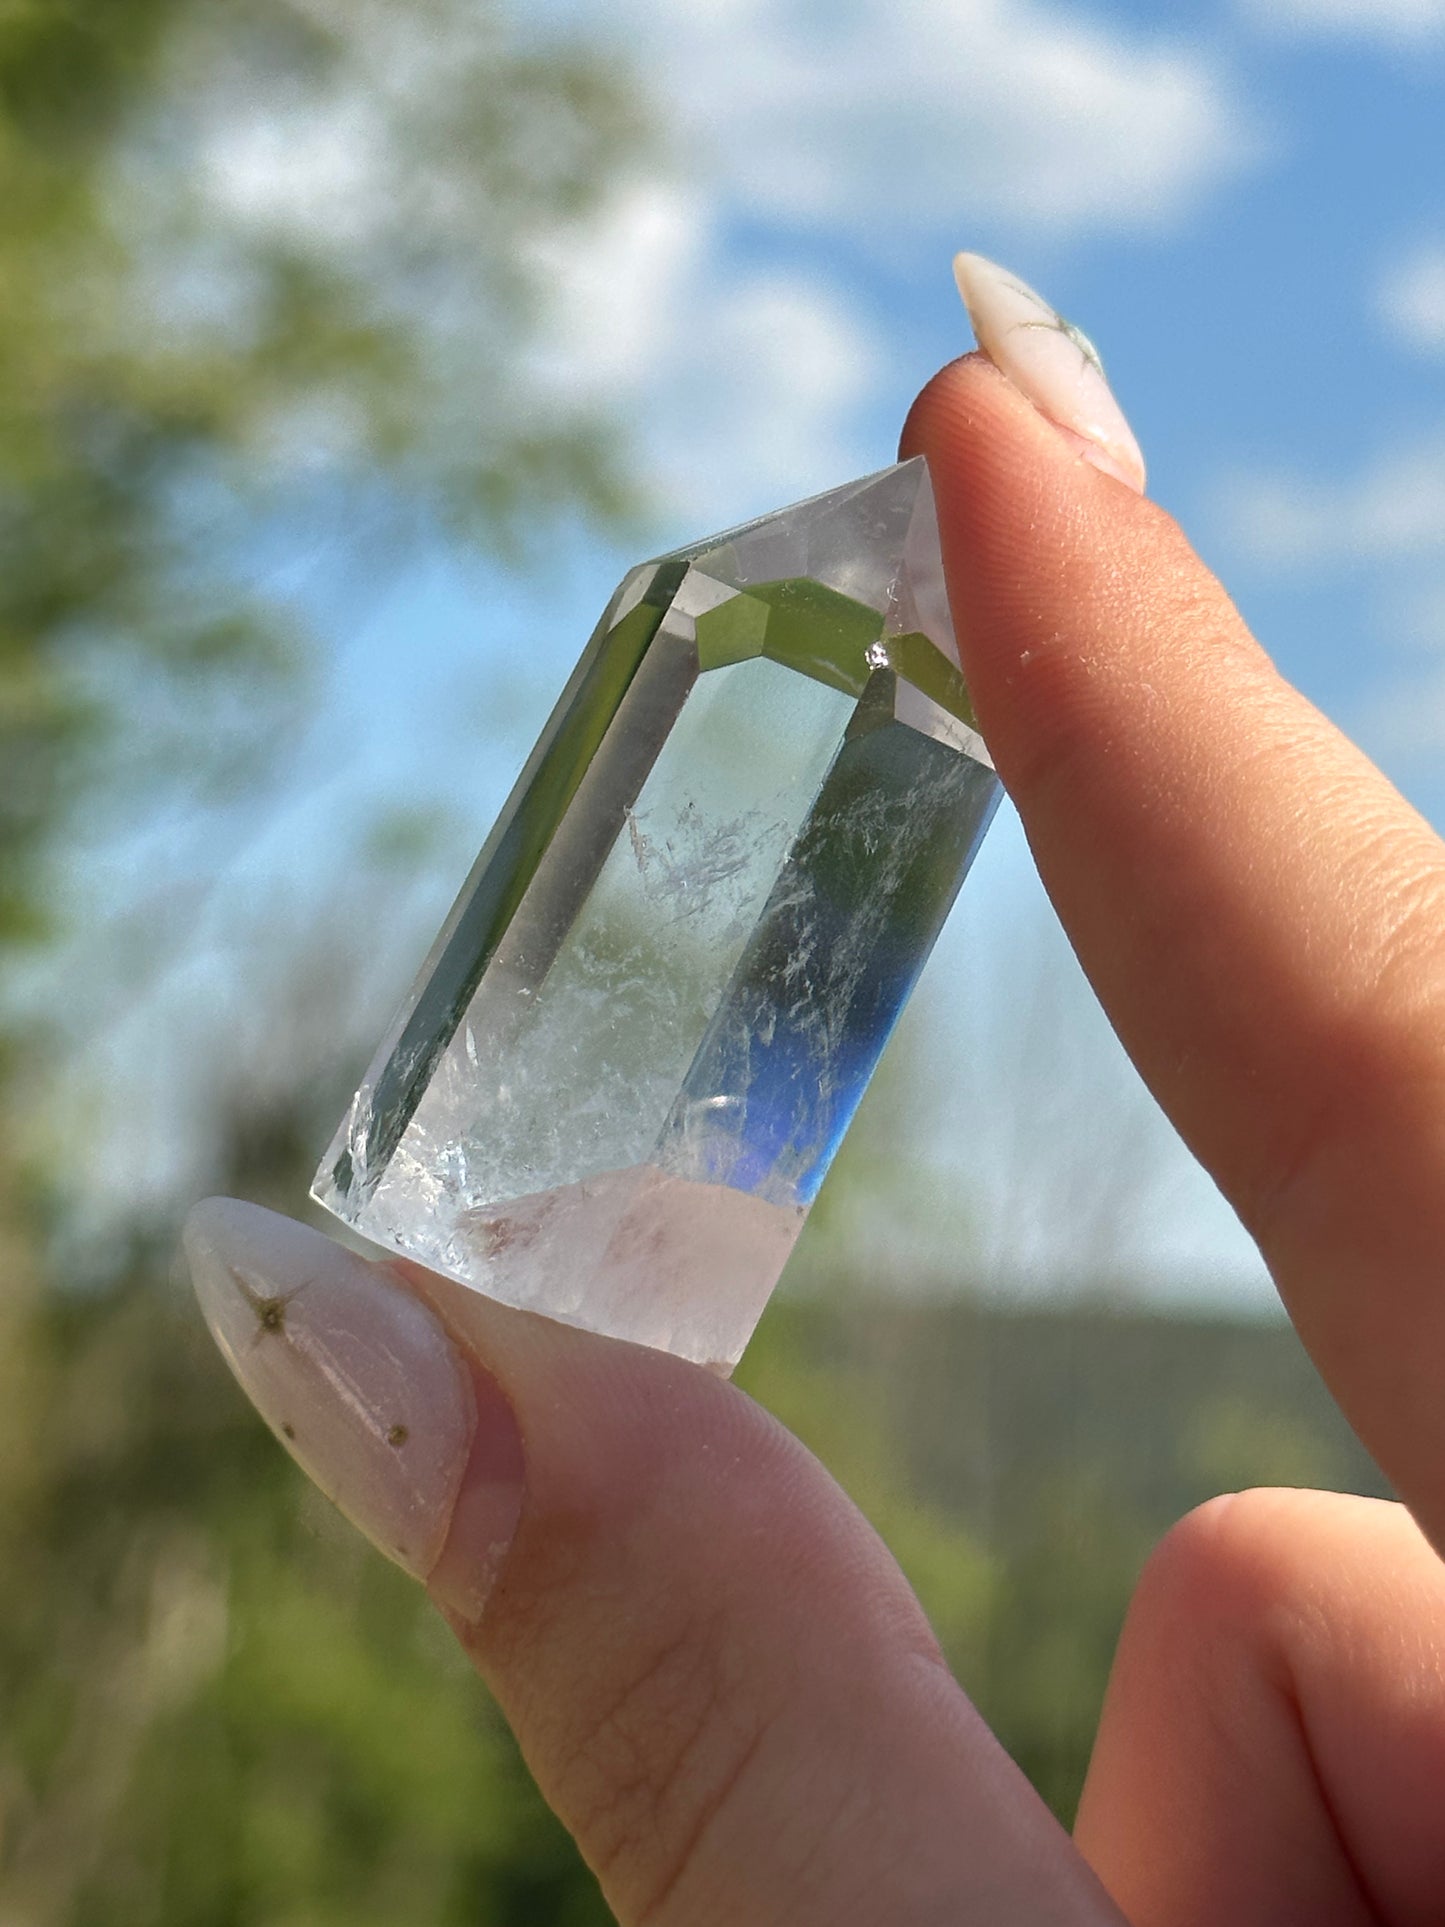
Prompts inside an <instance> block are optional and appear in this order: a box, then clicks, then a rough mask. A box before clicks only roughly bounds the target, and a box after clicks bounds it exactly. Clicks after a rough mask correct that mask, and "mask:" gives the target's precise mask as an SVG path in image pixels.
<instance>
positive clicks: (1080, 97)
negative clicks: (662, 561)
mask: <svg viewBox="0 0 1445 1927" xmlns="http://www.w3.org/2000/svg"><path fill="white" fill-rule="evenodd" d="M549 11H550V12H552V13H554V14H555V12H556V11H557V8H556V7H555V6H553V7H551V8H550V9H549ZM561 11H563V12H564V13H566V14H569V15H570V16H571V17H572V18H574V19H576V20H577V21H579V23H580V24H582V25H583V26H584V27H585V29H586V30H587V31H588V32H590V33H595V32H597V31H599V30H601V31H606V30H607V28H608V26H610V28H611V30H612V31H613V32H614V33H615V35H616V36H617V39H618V42H619V45H620V47H621V49H622V51H623V52H624V54H628V55H632V56H634V57H635V52H636V49H637V48H638V47H645V48H646V49H647V61H646V74H647V79H648V82H649V91H650V99H651V101H652V103H653V106H654V109H655V111H657V112H658V113H659V114H660V116H661V117H662V118H663V122H664V125H663V128H662V139H663V143H664V146H665V148H667V149H668V150H670V153H671V157H672V160H673V162H674V164H680V165H681V166H682V167H683V168H685V170H686V174H685V181H684V182H683V183H681V184H679V183H678V182H677V181H676V180H673V181H672V182H671V183H665V182H663V181H662V180H651V181H649V180H643V181H635V182H633V183H632V184H631V185H630V186H628V187H627V188H626V189H625V190H624V191H623V192H622V193H621V194H620V195H618V196H617V197H616V198H615V199H614V201H613V202H612V204H611V205H610V207H609V208H608V209H607V210H606V212H605V213H604V215H603V216H602V218H601V220H600V221H595V222H593V223H592V224H590V225H589V226H587V227H585V228H582V229H579V230H577V231H575V232H573V233H569V234H566V235H561V236H551V237H545V238H543V239H542V240H540V241H539V243H538V244H537V255H538V259H539V260H540V262H541V263H542V265H543V267H544V270H545V272H546V274H547V277H548V279H549V281H550V284H551V287H552V290H553V297H554V299H553V321H552V329H551V336H550V340H549V342H548V344H547V346H546V349H545V351H544V356H543V366H544V367H545V368H546V370H547V372H548V375H549V378H550V380H551V381H552V383H553V385H554V386H555V388H556V389H557V390H558V391H559V392H563V393H566V394H567V395H568V396H569V398H573V399H575V398H576V396H577V395H578V394H579V393H580V394H583V395H587V394H592V395H596V396H597V397H598V398H599V399H601V400H604V401H606V402H609V403H610V404H611V405H613V406H614V407H615V406H617V405H618V404H619V402H620V403H621V405H622V407H623V408H624V410H629V409H630V411H631V412H632V413H633V415H634V419H645V420H646V422H647V423H648V424H649V425H650V429H651V457H652V466H653V470H654V474H655V475H658V476H660V477H665V478H666V480H665V483H664V485H665V487H666V488H667V489H668V491H669V492H671V493H672V494H673V495H674V499H676V491H677V489H678V488H680V487H681V480H680V478H681V477H683V476H685V475H687V476H691V477H693V478H694V485H693V487H692V489H691V491H690V494H689V497H688V507H687V508H686V509H685V510H684V511H683V512H684V513H688V514H691V513H694V512H695V513H696V514H698V515H702V514H704V513H705V512H707V511H709V510H710V509H711V507H712V505H713V504H716V505H717V508H718V511H719V512H720V513H721V514H723V515H724V516H727V517H731V516H732V515H733V514H736V513H742V512H744V511H745V510H746V509H747V508H748V507H749V506H756V507H759V508H761V507H766V506H768V505H769V500H770V499H771V500H772V501H774V502H776V501H777V500H781V499H785V498H786V495H787V494H788V493H789V492H792V493H798V492H801V491H803V490H807V489H811V488H818V487H824V486H827V485H828V484H829V483H830V482H833V481H836V480H838V479H840V478H841V477H842V476H844V475H846V474H847V473H848V472H849V471H850V469H856V468H857V467H858V466H859V465H860V464H864V465H866V463H867V462H868V461H870V460H877V459H878V457H879V454H880V451H879V450H878V448H877V447H876V444H875V445H873V446H871V447H870V446H868V445H867V444H865V443H864V442H863V440H862V436H861V434H860V433H859V424H860V422H861V421H862V419H863V417H864V414H865V412H866V408H867V404H868V402H869V400H870V398H871V397H872V396H873V394H874V393H875V392H876V390H877V387H878V386H879V384H880V382H881V377H882V370H883V365H884V364H883V356H882V353H881V350H880V348H879V346H878V344H877V339H876V335H875V331H874V329H873V327H872V326H871V325H870V324H869V323H868V322H867V321H865V320H864V319H863V317H862V316H861V314H860V313H859V311H858V309H857V307H856V305H855V304H854V303H853V302H852V301H851V300H850V298H849V296H848V294H847V292H846V291H845V287H844V285H843V282H842V281H841V280H840V279H834V278H830V277H828V276H825V275H824V274H821V273H819V272H816V271H814V270H812V269H811V268H804V267H800V266H797V265H793V266H790V267H789V268H788V270H787V271H786V272H782V271H776V270H775V271H772V272H769V273H763V272H761V271H759V270H757V269H753V268H749V269H747V270H746V271H745V272H744V274H743V276H742V278H739V271H738V269H737V267H736V265H735V264H736V261H737V259H738V256H739V253H740V251H741V250H740V249H739V247H738V245H737V243H736V238H735V237H736V234H737V232H738V229H739V227H740V225H743V224H745V225H746V227H747V228H748V229H749V230H752V231H756V230H757V229H759V228H761V229H763V230H765V231H766V230H771V231H772V233H773V234H774V236H775V237H777V239H778V241H779V244H780V246H781V248H782V249H783V250H784V251H785V253H786V255H787V256H788V258H789V259H790V261H791V262H793V263H796V262H797V260H798V247H797V237H798V235H799V232H800V231H802V232H805V233H806V234H807V235H808V236H809V240H810V253H811V252H812V247H811V244H812V243H817V244H821V248H822V249H823V250H824V251H825V252H826V255H827V257H828V258H829V259H831V260H832V261H834V262H838V261H839V260H840V259H842V260H846V257H847V254H848V253H849V252H851V251H852V250H854V249H856V248H857V247H858V245H859V244H860V243H861V244H862V245H863V246H865V247H866V248H867V249H868V250H869V252H871V253H873V254H875V255H877V254H878V253H880V252H887V251H888V250H890V249H895V250H899V251H907V252H908V253H910V254H914V255H917V254H919V253H921V252H922V251H923V250H925V249H927V250H928V251H930V252H932V253H935V254H936V255H937V257H938V259H940V260H943V259H946V256H947V254H948V253H949V252H951V250H952V248H953V247H955V246H958V245H962V244H963V243H964V242H965V241H967V240H968V239H970V237H974V236H977V235H978V234H979V231H980V229H984V228H986V227H987V226H988V225H989V224H993V225H995V226H996V225H998V224H1000V223H1003V222H1008V223H1011V224H1012V225H1013V226H1014V227H1015V228H1022V229H1028V230H1030V231H1033V232H1040V231H1043V232H1050V233H1054V234H1059V233H1063V232H1070V233H1075V232H1084V231H1098V230H1105V229H1115V230H1125V229H1140V228H1157V227H1158V226H1160V225H1161V224H1167V223H1170V222H1175V221H1178V220H1179V219H1181V218H1183V217H1184V216H1185V215H1187V213H1188V212H1189V211H1190V210H1191V209H1192V208H1193V207H1194V206H1195V205H1196V204H1197V203H1199V202H1200V201H1201V200H1202V199H1203V198H1204V197H1205V196H1206V195H1207V194H1208V193H1209V192H1210V191H1211V190H1212V189H1214V188H1216V187H1218V186H1219V185H1220V183H1221V182H1223V181H1224V180H1226V179H1227V178H1228V177H1229V176H1230V175H1231V174H1233V173H1235V172H1236V171H1237V170H1239V169H1240V168H1242V167H1243V166H1245V165H1246V164H1248V162H1249V161H1250V159H1251V158H1253V157H1254V156H1255V155H1257V154H1258V153H1259V151H1260V149H1261V143H1260V142H1259V140H1258V137H1257V135H1256V134H1255V133H1254V131H1253V130H1252V129H1251V128H1250V127H1249V126H1248V125H1247V124H1246V120H1245V117H1244V115H1243V114H1242V112H1241V110H1240V108H1239V106H1238V105H1237V95H1238V90H1237V88H1236V87H1235V86H1234V85H1233V84H1232V82H1231V78H1230V76H1229V74H1228V73H1227V72H1226V71H1225V69H1224V68H1223V66H1222V65H1221V63H1220V61H1219V59H1218V58H1217V56H1215V55H1214V54H1212V53H1209V52H1207V51H1205V50H1204V49H1203V48H1202V47H1201V46H1198V45H1193V44H1190V43H1188V42H1185V41H1183V40H1180V39H1172V40H1169V39H1164V38H1161V37H1159V36H1157V35H1152V36H1151V35H1144V34H1141V33H1139V32H1129V31H1126V30H1125V29H1123V28H1121V27H1117V26H1105V25H1102V24H1091V23H1087V22H1084V21H1082V20H1080V19H1078V18H1077V17H1076V16H1074V15H1072V14H1070V13H1068V12H1066V11H1064V10H1063V9H1062V8H1059V7H1057V6H1054V5H1050V4H1048V3H1047V0H833V3H832V4H831V5H830V6H829V8H828V9H827V10H821V9H820V8H819V7H818V6H817V4H816V0H612V4H611V6H610V8H609V11H608V13H607V15H606V17H605V20H604V18H603V16H602V13H601V8H600V4H599V0H566V3H565V4H563V5H562V7H561ZM748 252H749V254H751V255H753V257H754V258H756V253H755V251H754V250H751V249H750V250H748ZM633 404H635V407H633V406H632V405H633ZM700 449H705V450H706V467H707V471H708V472H707V476H706V477H705V478H704V480H703V482H702V483H701V484H700V485H699V484H698V482H697V480H696V478H697V477H698V476H699V473H700V471H701V469H702V466H703V464H702V463H701V462H700V460H699V455H698V451H699V450H700ZM770 492H771V497H770Z"/></svg>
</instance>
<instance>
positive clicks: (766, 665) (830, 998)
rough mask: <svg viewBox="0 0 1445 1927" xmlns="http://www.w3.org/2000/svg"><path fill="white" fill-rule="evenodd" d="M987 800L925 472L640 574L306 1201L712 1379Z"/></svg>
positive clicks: (784, 1249) (861, 1078) (766, 1285)
mask: <svg viewBox="0 0 1445 1927" xmlns="http://www.w3.org/2000/svg"><path fill="white" fill-rule="evenodd" d="M998 793H999V792H998V782H997V779H996V777H995V776H994V773H993V769H992V766H991V764H990V763H989V760H988V757H987V753H986V752H985V750H984V747H983V744H982V741H981V740H980V738H979V736H978V734H977V731H976V728H975V725H974V719H973V711H972V707H971V705H970V703H969V698H968V692H967V690H966V688H965V686H964V683H963V679H962V677H961V675H960V673H959V669H958V662H957V651H956V647H955V643H954V637H953V630H952V626H951V622H950V619H949V611H948V604H947V600H946V597H945V594H944V587H943V568H942V561H941V557H940V553H939V546H938V530H937V521H936V517H935V513H934V506H933V495H932V489H931V486H930V483H929V479H928V471H927V468H926V466H925V464H924V462H923V461H922V459H921V458H917V459H915V460H913V461H911V462H905V463H902V464H900V465H899V466H897V467H895V468H891V469H885V470H884V471H882V473H880V474H878V475H873V476H869V477H868V478H866V479H865V480H863V481H860V482H854V483H851V484H849V485H848V486H847V487H844V488H840V489H836V490H834V491H833V492H832V493H830V494H827V495H823V496H819V497H817V498H816V499H815V500H813V501H810V502H804V503H800V504H798V505H797V506H796V507H793V508H790V509H785V510H783V511H781V512H780V513H778V514H775V515H770V516H767V517H765V518H764V519H762V520H761V521H758V522H753V523H750V524H748V525H746V526H745V527H743V528H741V529H737V530H733V531H731V532H729V533H728V534H725V535H719V536H714V537H712V538H710V539H709V540H707V541H705V542H701V543H698V544H695V545H694V546H693V547H691V548H688V549H684V550H680V551H678V552H677V553H676V554H673V555H668V556H664V557H662V558H661V559H660V560H659V561H655V562H650V563H647V564H644V565H643V566H642V567H640V568H637V569H634V570H633V571H632V572H631V573H630V574H629V575H628V576H627V577H626V579H625V580H624V581H623V583H622V584H621V586H620V587H619V589H618V590H617V592H616V594H615V595H614V596H613V598H612V601H611V603H610V604H609V605H608V608H607V611H606V613H605V614H604V616H603V618H602V621H601V622H600V624H599V625H598V628H597V630H596V632H595V633H594V635H593V637H592V639H591V641H590V642H589V644H588V646H587V648H586V650H585V651H584V653H583V656H582V659H581V661H580V662H579V663H578V665H577V668H576V670H575V672H574V674H573V676H572V678H571V681H570V682H569V683H568V685H567V688H566V690H565V691H564V692H563V695H562V698H561V700H560V702H559V703H558V705H557V707H556V709H555V710H554V712H553V714H552V717H551V720H550V721H549V722H548V724H547V726H546V728H545V730H544V731H543V733H542V736H541V739H540V740H539V742H538V744H537V746H536V748H535V750H534V751H533V753H532V756H531V758H530V760H529V761H528V763H527V766H526V768H525V769H524V770H523V772H522V775H521V777H520V779H519V781H518V783H517V785H516V788H515V789H514V790H513V793H512V796H511V798H510V800H509V801H508V803H507V805H506V808H505V809H504V810H503V812H502V815H501V817H500V818H499V820H498V822H497V824H496V827H495V828H494V830H493V831H492V834H491V837H490V838H489V839H488V842H487V844H486V846H485V848H484V849H483V851H482V854H481V856H480V857H479V859H478V861H477V864H476V866H475V868H474V869H473V872H472V874H471V876H470V877H469V878H468V880H467V883H466V885H465V887H464V888H463V890H462V893H461V896H460V897H459V898H458V900H457V903H456V905H455V907H454V908H453V910H452V913H451V916H450V917H449V918H448V920H447V923H446V925H445V926H444V928H443V930H442V932H441V935H440V937H439V938H438V939H437V942H436V944H435V946H434V947H433V949H432V952H431V955H430V956H429V957H428V959H427V961H426V963H425V965H424V967H423V969H422V972H421V975H420V976H419V978H418V979H417V982H416V984H415V986H414V987H413V990H412V992H411V994H410V996H409V997H408V999H407V1001H406V1003H405V1004H404V1005H403V1007H402V1009H401V1011H400V1013H399V1014H398V1016H397V1018H396V1019H395V1021H394V1023H393V1024H392V1026H391V1029H390V1030H389V1032H388V1034H387V1036H386V1038H385V1040H384V1041H383V1043H382V1046H381V1048H380V1050H379V1051H378V1052H377V1055H376V1057H375V1060H374V1061H373V1063H372V1065H371V1068H370V1069H369V1071H368V1072H367V1075H366V1078H365V1080H364V1082H363V1084H362V1086H361V1088H360V1090H359V1091H358V1092H357V1094H356V1097H355V1098H354V1099H353V1101H352V1104H351V1107H350V1109H349V1110H348V1112H347V1115H346V1117H345V1118H344V1119H343V1121H342V1124H341V1127H340V1129H339V1131H338V1133H337V1135H336V1138H335V1140H334V1142H333V1143H332V1145H331V1148H330V1149H329V1150H328V1152H327V1154H326V1157H325V1159H324V1161H323V1163H322V1166H321V1169H320V1171H319V1173H318V1175H317V1179H316V1184H315V1196H316V1197H317V1198H318V1199H319V1200H320V1202H321V1203H323V1204H324V1205H326V1206H327V1207H328V1208H329V1209H331V1210H332V1211H334V1212H335V1213H336V1214H337V1215H338V1216H339V1217H341V1218H343V1219H344V1220H345V1221H346V1222H347V1223H348V1224H350V1225H352V1226H353V1227H354V1228H355V1229H356V1230H357V1231H359V1232H362V1233H363V1234H365V1235H366V1236H367V1237H369V1238H371V1239H373V1240H375V1241H376V1242H377V1243H378V1244H381V1245H384V1246H387V1247H390V1248H392V1249H394V1250H397V1251H400V1252H403V1253H405V1254H406V1255H407V1256H408V1257H410V1258H414V1259H416V1260H417V1261H418V1262H419V1263H421V1264H424V1265H427V1266H430V1267H431V1268H432V1269H434V1270H437V1271H441V1272H445V1273H447V1274H448V1275H450V1276H451V1277H453V1278H457V1279H459V1280H461V1281H462V1282H463V1283H465V1284H468V1285H472V1286H474V1287H476V1288H477V1289H478V1290H481V1291H484V1292H487V1293H488V1294H490V1295H492V1296H494V1297H496V1298H499V1299H502V1300H504V1301H506V1302H507V1303H509V1304H514V1305H521V1306H524V1307H527V1308H530V1309H533V1310H536V1311H541V1312H546V1313H548V1314H550V1315H551V1316H553V1317H557V1318H562V1319H566V1320H568V1321H570V1322H572V1323H575V1324H580V1325H585V1326H588V1327H590V1328H592V1329H594V1330H597V1331H602V1332H607V1333H610V1334H612V1335H613V1336H617V1337H622V1338H629V1339H634V1340H637V1341H639V1342H642V1343H645V1344H650V1345H657V1346H661V1347H664V1348H666V1349H669V1350H672V1351H675V1352H678V1353H680V1354H681V1355H682V1356H684V1357H687V1358H691V1359H694V1360H696V1361H698V1362H699V1363H703V1364H708V1365H711V1366H714V1367H716V1368H718V1369H722V1370H726V1369H729V1368H730V1367H731V1366H732V1365H733V1364H735V1363H736V1361H737V1359H738V1357H739V1356H740V1355H741V1352H742V1349H743V1346H744V1345H745V1344H746V1342H747V1339H748V1337H749V1335H750V1334H751V1332H752V1329H753V1326H754V1324H755V1323H756V1321H757V1318H758V1316H759V1315H760V1313H761V1311H762V1309H763V1306H764V1304H765V1303H766V1301H767V1298H768V1295H769V1293H770V1292H771V1291H772V1288H773V1286H774V1284H775V1283H776V1282H777V1278H778V1276H779V1274H780V1272H781V1270H782V1268H783V1265H784V1263H785V1262H786V1260H787V1257H788V1254H789V1252H790V1251H791V1249H792V1246H793V1243H794V1241H795V1240H796V1238H797V1235H798V1232H799V1230H800V1229H801V1227H802V1223H803V1220H804V1217H805V1216H806V1213H807V1210H808V1207H809V1205H810V1204H811V1203H812V1201H813V1198H814V1197H815V1195H816V1194H817V1190H818V1187H819V1185H820V1184H821V1182H822V1179H823V1176H824V1173H825V1172H826V1170H827V1168H828V1164H829V1162H830V1160H831V1159H832V1157H833V1154H834V1152H835V1151H836V1150H837V1148H838V1145H839V1142H840V1141H841V1139H842V1136H843V1133H844V1131H845V1130H846V1128H847V1126H848V1122H849V1120H850V1119H851V1117H852V1115H853V1113H854V1111H855V1110H856V1108H857V1105H858V1101H859V1099H860V1098H861V1096H862V1094H863V1090H864V1088H865V1086H866V1084H867V1082H868V1079H869V1077H870V1076H871V1074H872V1072H873V1069H874V1066H875V1065H876V1063H877V1061H878V1058H879V1055H880V1053H881V1051H882V1049H883V1046H884V1043H885V1042H886V1040H887V1038H888V1035H889V1032H890V1031H891V1029H892V1027H893V1024H894V1022H895V1021H896V1019H897V1017H898V1014H899V1012H900V1010H901V1009H902V1007H903V1004H904V1002H905V1001H906V999H907V997H908V994H909V992H910V990H911V989H912V987H913V985H914V983H915V982H916V980H917V977H918V974H919V972H920V970H921V969H922V967H923V964H924V961H925V960H926V958H927V956H928V953H929V951H930V949H931V948H932V946H933V942H934V939H935V938H936V936H937V935H938V932H939V929H940V928H941V926H942V924H943V921H944V918H945V917H946V916H947V914H948V910H949V908H950V906H951V904H952V902H953V899H954V897H955V895H956V894H957V891H958V888H959V885H960V883H961V882H962V880H963V877H964V875H965V873H966V871H967V869H968V866H969V863H970V862H971V860H972V858H973V855H974V852H975V851H976V849H977V847H978V844H979V841H980V839H981V837H982V835H983V832H984V830H985V828H986V827H987V825H988V822H989V819H990V817H991V815H992V813H993V810H994V807H995V805H996V803H997V800H998Z"/></svg>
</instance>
